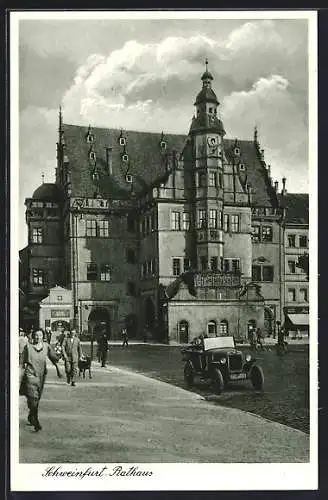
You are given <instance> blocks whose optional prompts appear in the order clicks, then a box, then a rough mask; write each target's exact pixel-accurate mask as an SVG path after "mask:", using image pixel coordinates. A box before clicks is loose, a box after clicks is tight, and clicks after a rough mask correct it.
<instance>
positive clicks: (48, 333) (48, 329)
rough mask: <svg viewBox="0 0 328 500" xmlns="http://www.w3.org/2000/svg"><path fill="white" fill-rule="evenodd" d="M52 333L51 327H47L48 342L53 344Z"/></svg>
mask: <svg viewBox="0 0 328 500" xmlns="http://www.w3.org/2000/svg"><path fill="white" fill-rule="evenodd" d="M51 337H52V331H51V328H50V326H46V342H47V343H48V344H51Z"/></svg>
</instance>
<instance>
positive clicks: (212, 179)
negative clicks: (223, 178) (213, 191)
mask: <svg viewBox="0 0 328 500" xmlns="http://www.w3.org/2000/svg"><path fill="white" fill-rule="evenodd" d="M208 185H209V186H211V187H217V175H216V172H209V174H208Z"/></svg>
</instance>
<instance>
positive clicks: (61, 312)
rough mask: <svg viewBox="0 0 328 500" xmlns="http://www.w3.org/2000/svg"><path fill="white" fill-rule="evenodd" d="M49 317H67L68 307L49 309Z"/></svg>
mask: <svg viewBox="0 0 328 500" xmlns="http://www.w3.org/2000/svg"><path fill="white" fill-rule="evenodd" d="M51 317H52V318H69V317H70V310H69V309H51Z"/></svg>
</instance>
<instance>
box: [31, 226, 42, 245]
mask: <svg viewBox="0 0 328 500" xmlns="http://www.w3.org/2000/svg"><path fill="white" fill-rule="evenodd" d="M32 243H43V229H42V227H33V228H32Z"/></svg>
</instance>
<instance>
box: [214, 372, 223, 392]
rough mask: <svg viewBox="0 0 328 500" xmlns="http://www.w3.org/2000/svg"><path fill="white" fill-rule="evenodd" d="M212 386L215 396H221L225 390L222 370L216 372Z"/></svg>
mask: <svg viewBox="0 0 328 500" xmlns="http://www.w3.org/2000/svg"><path fill="white" fill-rule="evenodd" d="M212 383H213V384H212V385H213V390H214V392H215V394H217V395H219V394H221V392H222V391H223V389H224V379H223V375H222V373H221V370H215V371H214V376H213V378H212Z"/></svg>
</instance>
